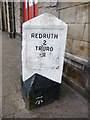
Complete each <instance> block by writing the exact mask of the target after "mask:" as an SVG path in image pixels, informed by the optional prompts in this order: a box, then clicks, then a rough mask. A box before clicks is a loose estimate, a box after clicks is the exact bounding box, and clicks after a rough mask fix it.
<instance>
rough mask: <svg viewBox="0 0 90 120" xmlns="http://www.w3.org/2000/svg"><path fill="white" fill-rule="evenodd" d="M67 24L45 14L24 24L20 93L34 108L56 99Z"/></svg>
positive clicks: (27, 105) (28, 104)
mask: <svg viewBox="0 0 90 120" xmlns="http://www.w3.org/2000/svg"><path fill="white" fill-rule="evenodd" d="M66 37H67V24H65V23H64V22H62V21H61V20H60V19H58V18H56V17H55V16H53V15H51V14H48V13H45V14H42V15H40V16H38V17H35V18H33V19H31V20H29V21H27V22H25V23H23V39H22V91H23V96H24V100H25V103H26V107H27V108H28V109H33V108H36V107H39V106H42V105H45V104H47V103H50V102H52V101H53V100H55V99H57V98H58V97H59V93H60V87H61V79H62V70H63V62H64V52H65V45H66Z"/></svg>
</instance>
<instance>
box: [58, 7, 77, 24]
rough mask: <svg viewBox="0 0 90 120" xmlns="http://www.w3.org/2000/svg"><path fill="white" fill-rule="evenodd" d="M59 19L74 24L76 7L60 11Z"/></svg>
mask: <svg viewBox="0 0 90 120" xmlns="http://www.w3.org/2000/svg"><path fill="white" fill-rule="evenodd" d="M60 19H61V20H62V21H63V22H65V23H69V24H70V23H75V21H76V7H73V8H67V9H63V10H60Z"/></svg>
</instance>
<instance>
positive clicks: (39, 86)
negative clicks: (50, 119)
mask: <svg viewBox="0 0 90 120" xmlns="http://www.w3.org/2000/svg"><path fill="white" fill-rule="evenodd" d="M60 88H61V84H59V83H57V82H54V81H52V80H50V79H48V78H46V77H43V76H41V75H39V74H34V75H33V76H32V77H30V78H29V79H27V80H26V81H25V82H23V81H22V93H23V98H24V101H25V104H26V107H27V108H28V109H29V110H31V109H33V108H37V107H40V106H42V105H45V104H48V103H50V102H52V101H54V100H56V99H58V98H59V96H60Z"/></svg>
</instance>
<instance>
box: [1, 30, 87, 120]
mask: <svg viewBox="0 0 90 120" xmlns="http://www.w3.org/2000/svg"><path fill="white" fill-rule="evenodd" d="M0 34H1V33H0ZM0 42H1V40H0ZM0 60H1V59H0ZM20 79H21V40H19V39H10V38H9V36H8V34H7V33H6V32H3V33H2V81H1V80H0V82H2V98H1V96H0V111H1V110H2V112H0V117H3V118H88V102H87V100H86V99H85V98H83V97H82V96H80V95H79V94H78V93H77V92H76V91H74V90H73V89H72V88H70V87H69V86H68V85H67V84H65V83H64V82H62V86H61V95H60V98H59V99H58V100H56V101H54V102H52V103H50V104H48V105H45V106H42V107H40V108H37V109H33V110H30V111H29V110H27V109H26V108H25V103H24V101H23V98H22V95H21V82H20ZM0 88H1V87H0ZM0 90H1V89H0ZM1 99H2V100H1ZM1 103H2V104H1ZM1 105H2V107H1Z"/></svg>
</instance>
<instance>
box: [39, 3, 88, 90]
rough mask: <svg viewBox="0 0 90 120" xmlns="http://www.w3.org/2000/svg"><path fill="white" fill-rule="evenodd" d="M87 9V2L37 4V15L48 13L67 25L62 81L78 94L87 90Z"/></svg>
mask: <svg viewBox="0 0 90 120" xmlns="http://www.w3.org/2000/svg"><path fill="white" fill-rule="evenodd" d="M89 7H90V3H89V2H84V3H83V2H82V3H81V2H44V3H43V2H39V15H40V14H42V13H46V12H48V13H51V14H53V15H55V16H56V17H58V18H60V19H61V20H62V21H64V22H65V23H67V24H68V35H67V44H66V54H65V64H64V72H63V76H64V79H63V80H64V81H66V82H67V83H69V84H70V85H71V86H73V87H74V88H75V89H77V90H78V91H79V92H84V91H85V90H86V89H87V88H88V84H87V83H88V78H87V77H86V71H85V68H86V67H85V66H86V63H87V61H88V51H89V47H88V45H89V44H90V43H89V40H88V26H89V24H90V22H89V18H88V15H89V13H88V11H89Z"/></svg>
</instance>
